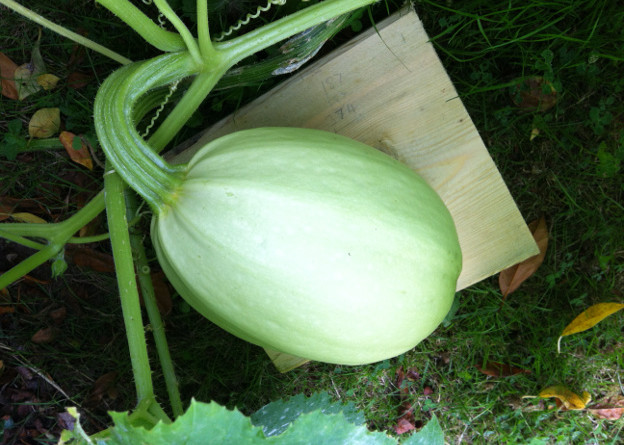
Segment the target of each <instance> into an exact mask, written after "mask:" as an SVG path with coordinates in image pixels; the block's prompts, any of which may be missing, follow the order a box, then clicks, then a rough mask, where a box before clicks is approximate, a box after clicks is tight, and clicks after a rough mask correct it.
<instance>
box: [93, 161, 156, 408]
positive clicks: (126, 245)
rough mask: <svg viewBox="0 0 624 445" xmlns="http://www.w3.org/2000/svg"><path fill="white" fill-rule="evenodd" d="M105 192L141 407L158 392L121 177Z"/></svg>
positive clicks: (107, 182)
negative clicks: (148, 349)
mask: <svg viewBox="0 0 624 445" xmlns="http://www.w3.org/2000/svg"><path fill="white" fill-rule="evenodd" d="M107 164H108V163H107ZM104 190H105V195H106V214H107V217H108V226H109V230H110V238H111V245H112V250H113V256H114V258H115V272H116V273H117V284H118V286H119V294H120V299H121V309H122V312H123V318H124V324H125V327H126V337H127V338H128V348H129V350H130V361H131V363H132V373H133V375H134V384H135V386H136V392H137V399H138V403H141V401H143V400H146V399H147V400H149V399H152V398H153V397H154V388H153V385H152V373H151V369H150V365H149V358H148V354H147V343H146V342H145V332H144V330H143V322H142V317H141V306H140V303H139V293H138V290H137V285H136V277H135V273H134V261H133V259H132V251H131V249H130V235H129V233H128V222H127V219H126V203H125V199H124V198H125V195H124V184H123V182H122V180H121V178H120V177H119V175H117V174H108V175H106V176H105V178H104Z"/></svg>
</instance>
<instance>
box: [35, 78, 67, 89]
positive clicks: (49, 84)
mask: <svg viewBox="0 0 624 445" xmlns="http://www.w3.org/2000/svg"><path fill="white" fill-rule="evenodd" d="M59 80H61V79H60V78H59V77H57V76H55V75H54V74H41V75H40V76H37V83H38V84H39V85H40V86H41V87H42V88H43V89H44V90H46V91H47V90H51V89H52V88H54V87H56V84H57V83H58V82H59Z"/></svg>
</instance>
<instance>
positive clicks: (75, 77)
mask: <svg viewBox="0 0 624 445" xmlns="http://www.w3.org/2000/svg"><path fill="white" fill-rule="evenodd" d="M91 80H93V76H90V75H89V74H84V73H80V72H78V71H74V72H72V73H69V75H68V76H67V86H68V87H70V88H73V89H74V90H79V89H80V88H84V87H85V86H87V85H88V84H89V82H91Z"/></svg>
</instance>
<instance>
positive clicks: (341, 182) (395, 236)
mask: <svg viewBox="0 0 624 445" xmlns="http://www.w3.org/2000/svg"><path fill="white" fill-rule="evenodd" d="M174 196H175V203H174V204H173V205H172V206H169V207H164V208H163V209H162V210H161V211H160V212H159V213H157V214H156V215H155V216H154V219H153V221H152V239H153V241H154V245H155V247H156V252H157V254H158V259H159V261H160V263H161V265H162V266H163V268H164V270H165V272H166V274H167V276H168V277H169V279H170V280H171V282H172V283H173V285H174V286H175V288H176V289H177V290H178V292H179V293H180V294H181V295H182V296H183V297H184V298H185V299H186V301H188V303H189V304H190V305H191V306H192V307H194V308H195V309H196V310H197V311H199V312H200V313H202V314H203V315H204V316H206V317H207V318H208V319H210V320H212V321H213V322H214V323H216V324H217V325H219V326H221V327H222V328H223V329H225V330H227V331H229V332H231V333H232V334H234V335H236V336H238V337H240V338H243V339H245V340H247V341H249V342H251V343H255V344H257V345H260V346H263V347H266V348H271V349H274V350H277V351H281V352H285V353H288V354H292V355H296V356H300V357H305V358H308V359H312V360H318V361H323V362H330V363H341V364H349V365H355V364H363V363H370V362H375V361H379V360H383V359H386V358H389V357H393V356H396V355H399V354H401V353H403V352H405V351H407V350H409V349H411V348H413V347H414V346H415V345H416V344H418V343H419V342H420V341H421V340H422V339H424V338H425V337H427V336H428V335H429V334H430V333H431V332H432V331H433V330H434V329H435V328H436V327H437V326H438V325H439V324H440V322H441V321H442V320H443V319H444V317H445V316H446V314H447V312H448V311H449V308H450V307H451V303H452V301H453V297H454V293H455V286H456V283H457V277H458V276H459V273H460V270H461V251H460V248H459V243H458V240H457V234H456V231H455V226H454V224H453V220H452V218H451V216H450V214H449V212H448V210H447V209H446V207H445V206H444V204H443V202H442V201H441V199H440V198H439V197H438V195H437V194H436V193H435V191H433V190H432V189H431V187H429V185H427V183H425V181H424V180H423V179H421V178H420V177H419V176H418V175H417V174H416V173H414V172H413V171H412V170H410V169H409V168H408V167H406V166H405V165H403V164H401V163H400V162H398V161H396V160H394V159H392V158H390V157H389V156H387V155H385V154H383V153H381V152H379V151H377V150H375V149H373V148H370V147H368V146H366V145H364V144H361V143H359V142H355V141H353V140H351V139H347V138H345V137H342V136H338V135H335V134H333V133H327V132H322V131H317V130H306V129H293V128H262V129H255V130H246V131H241V132H237V133H233V134H231V135H228V136H225V137H222V138H220V139H217V140H215V141H213V142H211V143H209V144H207V145H206V146H205V147H203V148H202V149H201V150H200V151H199V152H198V153H197V154H196V155H195V156H194V157H193V159H192V160H191V162H190V163H189V165H188V171H187V174H186V177H185V178H184V179H183V180H182V181H181V185H180V186H179V187H178V189H177V190H176V191H175V193H174Z"/></svg>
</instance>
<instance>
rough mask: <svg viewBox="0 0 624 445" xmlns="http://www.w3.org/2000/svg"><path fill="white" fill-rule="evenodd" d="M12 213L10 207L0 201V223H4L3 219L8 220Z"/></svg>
mask: <svg viewBox="0 0 624 445" xmlns="http://www.w3.org/2000/svg"><path fill="white" fill-rule="evenodd" d="M12 212H13V207H12V206H9V205H8V204H5V203H4V202H2V201H0V221H4V220H5V219H8V218H9V217H10V216H11V213H12Z"/></svg>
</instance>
